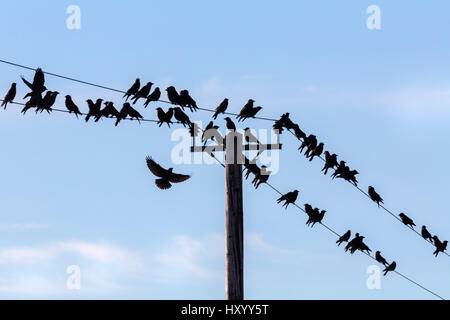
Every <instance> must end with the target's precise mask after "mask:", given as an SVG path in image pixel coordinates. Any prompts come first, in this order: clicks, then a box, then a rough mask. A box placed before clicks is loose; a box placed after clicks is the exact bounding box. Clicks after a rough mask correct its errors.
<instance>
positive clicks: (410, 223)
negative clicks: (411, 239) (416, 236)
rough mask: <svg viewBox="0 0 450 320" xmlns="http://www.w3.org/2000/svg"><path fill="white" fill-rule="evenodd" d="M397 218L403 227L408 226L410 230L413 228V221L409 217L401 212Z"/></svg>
mask: <svg viewBox="0 0 450 320" xmlns="http://www.w3.org/2000/svg"><path fill="white" fill-rule="evenodd" d="M398 216H399V217H400V219H402V222H403V224H404V225H405V226H410V227H411V228H414V226H415V224H414V221H413V220H412V219H411V218H410V217H408V216H407V215H406V214H404V213H403V212H402V213H400V214H399V215H398Z"/></svg>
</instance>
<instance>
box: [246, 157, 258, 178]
mask: <svg viewBox="0 0 450 320" xmlns="http://www.w3.org/2000/svg"><path fill="white" fill-rule="evenodd" d="M244 167H245V170H246V173H245V179H248V177H249V175H250V173H253V174H254V175H255V176H256V175H258V174H261V169H259V167H258V166H257V165H256V163H255V162H254V161H250V160H249V159H247V158H245V160H244Z"/></svg>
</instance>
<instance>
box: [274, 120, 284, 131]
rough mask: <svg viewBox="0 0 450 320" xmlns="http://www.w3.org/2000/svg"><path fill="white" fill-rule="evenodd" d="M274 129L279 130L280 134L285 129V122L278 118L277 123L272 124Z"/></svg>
mask: <svg viewBox="0 0 450 320" xmlns="http://www.w3.org/2000/svg"><path fill="white" fill-rule="evenodd" d="M272 128H273V130H275V132H278V134H281V133H283V130H284V125H283V122H282V121H281V119H280V120H276V121H275V123H274V124H273V126H272Z"/></svg>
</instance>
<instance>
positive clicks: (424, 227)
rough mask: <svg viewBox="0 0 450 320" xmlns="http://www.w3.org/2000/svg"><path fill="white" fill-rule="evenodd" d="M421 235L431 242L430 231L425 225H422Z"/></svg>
mask: <svg viewBox="0 0 450 320" xmlns="http://www.w3.org/2000/svg"><path fill="white" fill-rule="evenodd" d="M421 233H422V237H423V238H424V239H425V240H428V241H430V242H433V237H432V236H431V233H429V232H428V230H427V227H426V226H422V232H421Z"/></svg>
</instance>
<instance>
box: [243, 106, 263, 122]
mask: <svg viewBox="0 0 450 320" xmlns="http://www.w3.org/2000/svg"><path fill="white" fill-rule="evenodd" d="M261 109H262V107H261V106H257V107H254V108H252V109H251V110H249V112H248V113H247V115H246V116H245V117H244V119H242V120H245V119H247V118H254V117H255V116H256V114H257V113H258V112H259V111H260V110H261Z"/></svg>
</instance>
